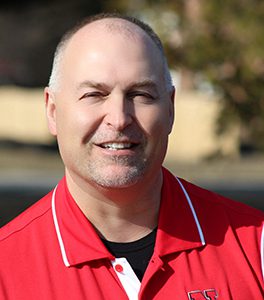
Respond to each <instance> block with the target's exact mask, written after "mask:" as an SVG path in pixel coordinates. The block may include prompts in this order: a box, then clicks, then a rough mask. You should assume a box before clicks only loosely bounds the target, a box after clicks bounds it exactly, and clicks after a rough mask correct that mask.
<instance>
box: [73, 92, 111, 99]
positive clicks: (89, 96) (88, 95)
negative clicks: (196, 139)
mask: <svg viewBox="0 0 264 300" xmlns="http://www.w3.org/2000/svg"><path fill="white" fill-rule="evenodd" d="M106 96H107V95H106V94H104V93H102V92H99V91H93V92H87V93H85V94H83V95H82V96H81V97H80V98H79V100H83V99H88V100H100V99H104V98H105V97H106Z"/></svg>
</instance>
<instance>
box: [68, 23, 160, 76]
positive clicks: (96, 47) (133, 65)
mask: <svg viewBox="0 0 264 300" xmlns="http://www.w3.org/2000/svg"><path fill="white" fill-rule="evenodd" d="M102 70H104V71H105V72H107V71H109V72H112V74H113V75H114V74H115V73H116V72H119V73H120V74H121V73H122V72H123V74H125V75H127V76H128V75H129V74H132V73H133V72H134V73H133V74H134V75H135V74H136V73H135V72H137V74H139V73H140V72H143V71H144V72H145V73H147V72H149V73H153V74H155V73H157V72H158V73H160V72H163V60H162V55H161V53H160V49H158V47H157V45H155V43H154V42H153V41H152V39H151V38H150V37H149V36H148V34H147V33H145V32H144V31H143V30H142V29H141V28H140V27H138V26H137V25H135V24H133V23H131V22H128V21H126V20H122V19H104V20H100V21H95V22H93V23H90V24H88V25H86V26H84V27H83V28H81V29H80V30H79V31H77V32H76V33H75V34H74V35H73V36H72V38H71V39H70V40H69V42H68V44H67V45H66V48H65V50H64V55H63V69H62V71H63V76H64V75H65V74H64V73H71V75H73V74H75V75H74V76H77V74H78V75H80V74H83V78H82V80H84V79H86V78H85V74H89V75H91V72H92V74H93V75H94V76H96V74H98V73H99V72H101V73H102ZM89 71H90V72H89ZM109 72H108V73H109ZM144 72H143V73H144ZM88 79H89V78H88ZM72 80H73V78H72Z"/></svg>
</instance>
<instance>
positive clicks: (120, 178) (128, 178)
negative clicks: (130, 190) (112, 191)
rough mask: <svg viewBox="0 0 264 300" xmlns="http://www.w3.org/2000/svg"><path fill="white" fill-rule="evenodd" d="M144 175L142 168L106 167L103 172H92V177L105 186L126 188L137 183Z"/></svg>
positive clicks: (94, 180)
mask: <svg viewBox="0 0 264 300" xmlns="http://www.w3.org/2000/svg"><path fill="white" fill-rule="evenodd" d="M143 175H144V172H143V169H142V168H140V169H139V168H137V167H125V168H124V167H122V168H111V169H110V170H107V168H105V169H104V170H103V171H102V172H96V171H94V172H92V173H90V178H91V179H92V181H93V182H95V183H96V184H98V185H100V186H102V187H105V188H126V187H130V186H133V185H135V184H136V183H137V182H138V181H139V180H140V179H142V177H143Z"/></svg>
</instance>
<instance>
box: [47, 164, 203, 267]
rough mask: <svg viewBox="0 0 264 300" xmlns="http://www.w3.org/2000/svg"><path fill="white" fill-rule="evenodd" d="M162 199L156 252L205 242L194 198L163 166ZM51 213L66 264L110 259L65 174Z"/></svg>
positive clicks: (58, 187)
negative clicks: (69, 188) (78, 202)
mask: <svg viewBox="0 0 264 300" xmlns="http://www.w3.org/2000/svg"><path fill="white" fill-rule="evenodd" d="M163 178H164V179H163V187H162V200H161V206H160V213H159V221H158V230H157V237H156V244H155V250H154V253H155V254H156V255H158V256H164V255H167V254H171V253H174V252H178V251H184V250H188V249H192V248H197V247H201V246H203V245H204V244H205V241H204V237H203V233H202V229H201V226H200V224H199V220H198V217H197V215H196V213H195V210H194V207H193V205H192V202H191V199H190V197H189V195H188V193H187V191H186V190H185V188H184V186H183V184H182V182H181V180H180V179H178V178H176V179H175V177H174V176H173V175H172V174H171V173H169V172H168V171H167V170H166V169H163ZM52 215H53V220H54V224H55V229H56V233H57V237H58V241H59V245H60V249H61V254H62V258H63V261H64V264H65V265H66V266H67V267H69V266H73V265H77V264H82V263H85V262H90V261H95V260H101V259H108V260H109V259H110V260H113V259H114V257H113V255H112V254H111V253H110V252H109V251H108V250H107V249H106V247H105V246H104V244H103V242H102V241H101V239H100V237H99V236H98V234H97V233H96V231H95V229H94V227H93V225H92V224H91V223H90V222H89V220H88V219H87V218H86V217H85V215H84V214H83V213H82V211H81V210H80V208H79V207H78V205H77V204H76V202H75V201H74V199H73V198H72V196H71V194H70V192H69V190H68V188H67V183H66V179H65V177H64V178H63V179H62V180H61V181H60V182H59V184H58V186H57V187H56V188H55V189H54V191H53V195H52Z"/></svg>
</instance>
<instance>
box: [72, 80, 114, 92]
mask: <svg viewBox="0 0 264 300" xmlns="http://www.w3.org/2000/svg"><path fill="white" fill-rule="evenodd" d="M87 87H90V88H98V89H102V90H108V89H109V88H110V87H109V86H108V85H107V84H106V83H103V82H96V81H93V80H85V81H82V82H81V83H80V84H79V85H78V86H77V90H81V89H83V88H87Z"/></svg>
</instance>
